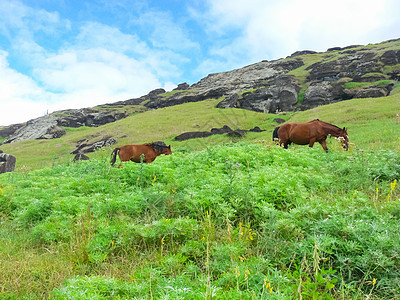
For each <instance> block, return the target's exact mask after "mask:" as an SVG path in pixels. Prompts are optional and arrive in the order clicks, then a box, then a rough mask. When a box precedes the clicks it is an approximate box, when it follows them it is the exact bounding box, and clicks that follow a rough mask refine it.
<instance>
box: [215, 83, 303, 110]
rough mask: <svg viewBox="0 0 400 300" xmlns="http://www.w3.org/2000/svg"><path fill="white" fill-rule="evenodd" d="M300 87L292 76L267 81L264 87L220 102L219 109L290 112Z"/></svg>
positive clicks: (231, 96) (234, 95) (233, 95)
mask: <svg viewBox="0 0 400 300" xmlns="http://www.w3.org/2000/svg"><path fill="white" fill-rule="evenodd" d="M299 90H300V87H299V86H298V84H297V83H296V80H295V78H294V77H293V76H279V77H277V78H274V79H272V80H269V81H268V83H267V84H266V86H265V87H261V88H258V89H256V90H255V91H254V92H245V93H243V94H241V95H239V94H232V95H230V96H228V97H226V98H225V100H223V101H221V102H220V103H219V104H218V106H217V107H219V108H232V107H235V108H244V109H248V110H253V111H258V112H263V113H277V112H280V111H291V110H293V109H294V105H295V104H296V103H297V95H298V92H299Z"/></svg>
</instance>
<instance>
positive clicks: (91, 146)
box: [71, 136, 117, 160]
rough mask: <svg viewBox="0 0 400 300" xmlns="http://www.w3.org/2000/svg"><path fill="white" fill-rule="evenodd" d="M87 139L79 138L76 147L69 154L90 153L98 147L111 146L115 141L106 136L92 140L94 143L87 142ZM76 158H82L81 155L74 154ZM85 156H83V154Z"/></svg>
mask: <svg viewBox="0 0 400 300" xmlns="http://www.w3.org/2000/svg"><path fill="white" fill-rule="evenodd" d="M88 142H89V141H88V140H86V139H85V140H81V141H78V143H77V146H76V149H75V150H74V151H72V152H71V154H84V153H90V152H94V151H96V150H99V149H100V148H103V147H106V146H111V145H114V144H115V143H116V142H117V141H116V140H115V139H114V138H112V137H110V136H108V137H104V138H101V139H100V140H98V141H96V142H94V143H88ZM75 157H76V158H77V159H78V157H79V159H80V160H82V157H81V156H75ZM84 157H85V156H84Z"/></svg>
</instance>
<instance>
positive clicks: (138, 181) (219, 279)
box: [0, 139, 400, 299]
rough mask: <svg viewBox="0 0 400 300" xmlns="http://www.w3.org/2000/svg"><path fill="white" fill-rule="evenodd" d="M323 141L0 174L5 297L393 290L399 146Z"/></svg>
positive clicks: (333, 294) (324, 295)
mask: <svg viewBox="0 0 400 300" xmlns="http://www.w3.org/2000/svg"><path fill="white" fill-rule="evenodd" d="M328 147H329V148H330V149H331V152H330V153H328V154H326V153H325V152H324V151H322V149H321V148H319V147H315V148H313V149H309V148H308V147H304V146H303V147H291V148H290V149H289V150H284V149H282V148H280V147H278V146H275V145H269V144H268V143H263V142H259V143H249V142H240V143H234V144H233V143H229V144H226V145H223V146H221V145H215V146H209V147H207V148H205V149H204V150H202V151H183V150H184V149H182V151H176V152H175V153H173V154H172V155H171V156H160V157H158V158H157V159H156V161H155V162H154V163H152V164H148V165H146V164H143V165H141V164H133V163H126V164H124V166H123V168H121V169H118V168H110V166H109V161H108V157H109V154H110V152H109V151H108V150H107V151H105V152H103V158H99V159H93V160H92V161H83V162H81V163H77V164H67V165H58V166H53V167H47V168H44V169H40V170H35V171H29V172H18V173H5V174H0V180H1V182H2V186H1V187H0V188H1V196H0V206H1V215H0V218H1V231H0V245H1V246H0V269H1V270H2V272H0V284H1V287H0V290H1V293H2V296H3V297H5V298H6V299H7V298H11V299H13V298H17V299H42V298H47V297H48V296H49V295H50V296H51V297H52V298H56V299H71V298H76V299H93V298H97V299H108V298H118V297H119V298H120V299H131V298H134V297H140V298H143V299H152V298H153V299H161V298H165V297H167V296H169V297H172V298H174V299H177V298H182V299H203V298H210V297H211V296H210V295H211V294H212V295H213V298H214V299H227V298H229V299H254V298H255V299H271V298H272V299H294V298H299V293H301V295H302V297H303V299H312V297H313V295H314V297H316V298H317V299H331V298H333V299H335V298H345V299H359V298H366V297H374V298H375V299H388V298H389V299H391V298H395V295H396V294H399V292H400V286H399V285H398V282H399V280H398V279H399V276H400V272H399V270H400V268H399V267H400V260H399V257H398V255H396V254H398V253H399V252H400V246H399V243H398V239H397V238H398V235H399V234H400V225H399V224H400V223H399V220H400V201H399V200H398V199H399V197H400V192H399V186H397V185H395V181H394V180H395V179H399V178H400V173H399V172H400V165H399V161H400V157H399V154H398V153H396V152H394V151H391V150H374V151H371V150H365V151H360V150H359V149H358V148H356V147H354V146H353V147H351V148H350V150H349V151H347V152H346V151H343V150H342V149H341V147H340V145H338V144H336V142H335V140H333V139H332V140H330V141H329V145H328ZM13 266H18V268H15V267H13ZM16 270H17V271H16ZM374 278H375V284H372V282H373V280H374Z"/></svg>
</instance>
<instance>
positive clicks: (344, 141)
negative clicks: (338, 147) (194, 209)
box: [339, 127, 349, 151]
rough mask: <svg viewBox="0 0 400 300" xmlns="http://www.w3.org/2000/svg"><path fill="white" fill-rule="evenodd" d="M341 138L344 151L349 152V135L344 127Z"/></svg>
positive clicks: (340, 134)
mask: <svg viewBox="0 0 400 300" xmlns="http://www.w3.org/2000/svg"><path fill="white" fill-rule="evenodd" d="M339 138H340V140H341V141H342V145H343V148H344V150H346V151H347V150H349V135H348V134H347V128H346V127H343V129H341V130H340V133H339Z"/></svg>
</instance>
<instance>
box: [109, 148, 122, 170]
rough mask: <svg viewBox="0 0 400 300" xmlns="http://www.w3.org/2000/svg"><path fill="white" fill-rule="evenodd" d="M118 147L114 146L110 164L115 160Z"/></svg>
mask: <svg viewBox="0 0 400 300" xmlns="http://www.w3.org/2000/svg"><path fill="white" fill-rule="evenodd" d="M119 150H120V149H119V148H115V149H114V151H113V152H112V153H111V165H112V166H113V165H114V164H115V161H116V160H117V153H118V151H119Z"/></svg>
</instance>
